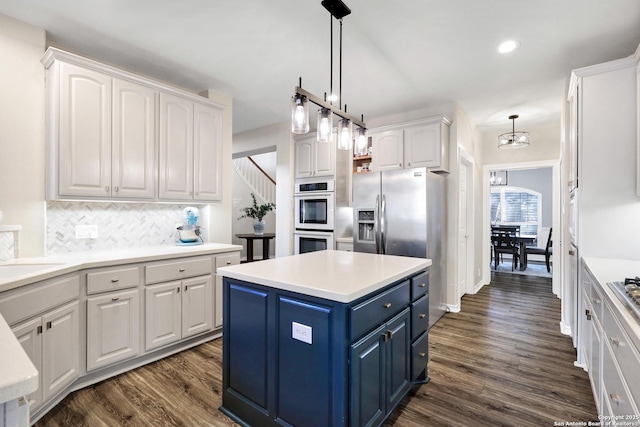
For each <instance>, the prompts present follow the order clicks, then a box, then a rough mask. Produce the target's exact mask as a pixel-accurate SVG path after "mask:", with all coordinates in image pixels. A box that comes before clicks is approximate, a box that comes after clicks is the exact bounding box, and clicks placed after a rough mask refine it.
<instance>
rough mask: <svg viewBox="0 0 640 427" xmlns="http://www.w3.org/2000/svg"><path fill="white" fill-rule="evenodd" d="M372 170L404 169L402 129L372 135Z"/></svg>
mask: <svg viewBox="0 0 640 427" xmlns="http://www.w3.org/2000/svg"><path fill="white" fill-rule="evenodd" d="M371 140H372V147H373V155H372V157H373V160H372V163H373V164H372V170H373V171H374V172H380V171H385V170H393V169H402V168H403V167H404V132H403V131H402V129H394V130H388V131H384V132H381V133H378V134H375V135H372V139H371Z"/></svg>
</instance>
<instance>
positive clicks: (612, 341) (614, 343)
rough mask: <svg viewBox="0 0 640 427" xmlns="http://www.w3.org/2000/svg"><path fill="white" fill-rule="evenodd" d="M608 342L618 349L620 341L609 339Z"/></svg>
mask: <svg viewBox="0 0 640 427" xmlns="http://www.w3.org/2000/svg"><path fill="white" fill-rule="evenodd" d="M609 341H611V344H613V345H615V346H616V347H620V340H619V339H618V338H614V337H609Z"/></svg>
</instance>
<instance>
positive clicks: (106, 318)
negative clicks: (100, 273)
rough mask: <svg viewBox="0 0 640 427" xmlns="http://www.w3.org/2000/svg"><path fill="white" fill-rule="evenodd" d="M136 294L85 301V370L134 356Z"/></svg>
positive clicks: (137, 327)
mask: <svg viewBox="0 0 640 427" xmlns="http://www.w3.org/2000/svg"><path fill="white" fill-rule="evenodd" d="M139 295H140V292H139V291H138V290H137V289H133V290H128V291H121V292H111V293H109V294H106V295H100V296H97V297H91V298H88V299H87V371H90V370H92V369H96V368H99V367H101V366H106V365H109V364H111V363H115V362H117V361H119V360H124V359H127V358H129V357H133V356H136V355H137V354H138V352H139V347H140V345H139V344H140V340H139V339H138V337H139V330H140V302H139V301H140V297H139Z"/></svg>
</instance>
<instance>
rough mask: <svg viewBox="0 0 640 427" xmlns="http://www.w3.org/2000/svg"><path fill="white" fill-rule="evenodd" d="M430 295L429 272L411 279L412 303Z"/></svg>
mask: <svg viewBox="0 0 640 427" xmlns="http://www.w3.org/2000/svg"><path fill="white" fill-rule="evenodd" d="M426 293H429V272H428V271H425V272H422V273H420V274H418V275H417V276H413V277H412V278H411V301H415V300H416V299H418V298H420V297H421V296H422V295H424V294H426Z"/></svg>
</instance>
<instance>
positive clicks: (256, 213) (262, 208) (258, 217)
mask: <svg viewBox="0 0 640 427" xmlns="http://www.w3.org/2000/svg"><path fill="white" fill-rule="evenodd" d="M251 198H252V199H253V204H252V205H251V206H250V207H248V208H242V210H243V211H244V214H243V215H242V216H240V217H239V218H238V219H242V218H253V219H254V220H255V221H254V222H253V232H254V233H255V234H256V235H258V236H261V235H263V234H264V220H263V218H264V217H265V215H266V214H267V213H268V212H269V211H272V210H274V209H275V208H276V205H274V204H273V203H271V202H268V203H264V204H262V205H259V206H258V202H257V201H256V196H255V195H254V194H253V193H251Z"/></svg>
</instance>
